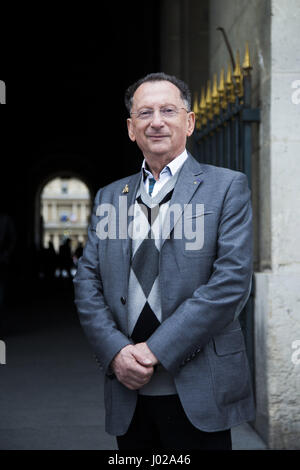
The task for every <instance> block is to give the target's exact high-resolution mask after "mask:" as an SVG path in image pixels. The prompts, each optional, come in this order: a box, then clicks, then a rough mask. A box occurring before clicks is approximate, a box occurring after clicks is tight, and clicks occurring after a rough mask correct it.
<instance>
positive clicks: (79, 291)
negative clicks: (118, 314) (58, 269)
mask: <svg viewBox="0 0 300 470" xmlns="http://www.w3.org/2000/svg"><path fill="white" fill-rule="evenodd" d="M100 194H101V190H99V191H98V193H97V195H96V197H95V202H94V208H93V213H92V217H91V223H90V226H89V229H88V241H87V243H86V245H85V248H84V251H83V255H82V257H81V258H80V260H79V263H78V269H77V272H76V275H75V277H74V280H73V283H74V290H75V304H76V307H77V311H78V315H79V319H80V323H81V325H82V327H83V330H84V332H85V334H86V336H87V338H88V340H89V342H90V344H91V346H92V348H93V350H94V352H95V354H96V357H97V362H98V363H99V365H100V367H101V368H102V369H103V370H104V372H105V373H106V374H111V370H110V368H109V364H110V362H111V361H112V359H113V358H114V356H115V355H116V354H117V353H118V352H119V351H120V350H121V349H122V348H123V347H124V346H126V345H127V344H131V341H130V340H129V339H128V337H127V336H125V335H124V334H123V333H122V332H121V331H120V330H119V329H118V327H117V325H116V323H115V321H114V319H113V316H112V313H111V311H110V309H109V307H108V305H107V303H106V301H105V298H104V296H103V285H102V280H101V275H100V264H99V263H100V261H99V255H98V253H99V249H98V245H99V243H101V240H99V238H98V237H97V234H96V226H97V223H98V217H97V216H96V211H97V207H98V205H99V203H100Z"/></svg>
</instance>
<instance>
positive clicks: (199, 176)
mask: <svg viewBox="0 0 300 470" xmlns="http://www.w3.org/2000/svg"><path fill="white" fill-rule="evenodd" d="M179 171H180V174H179V175H178V180H177V183H176V185H175V188H174V192H173V195H172V198H171V200H170V206H169V209H168V212H167V214H166V219H165V223H164V226H163V230H162V245H163V244H164V242H165V240H166V239H167V238H168V237H169V235H170V233H171V231H172V230H173V228H174V226H175V225H176V223H177V221H178V220H179V218H180V217H181V216H182V214H183V212H184V209H185V206H186V205H187V204H188V203H189V202H190V200H191V199H192V197H193V195H194V193H195V191H197V189H198V188H199V186H200V185H201V183H202V181H203V170H202V168H201V165H200V163H198V162H197V161H196V160H195V159H194V157H192V155H191V154H189V156H188V158H187V160H186V161H185V162H184V164H183V166H182V168H181V170H179ZM175 204H176V206H177V207H178V210H176V211H174V212H173V214H174V217H171V218H170V210H171V206H173V205H175ZM170 219H171V220H170Z"/></svg>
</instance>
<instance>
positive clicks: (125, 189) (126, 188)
mask: <svg viewBox="0 0 300 470" xmlns="http://www.w3.org/2000/svg"><path fill="white" fill-rule="evenodd" d="M128 192H129V188H128V184H125V186H124V188H123V191H122V194H124V193H128Z"/></svg>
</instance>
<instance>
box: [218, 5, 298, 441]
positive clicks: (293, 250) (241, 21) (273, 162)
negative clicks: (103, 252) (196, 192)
mask: <svg viewBox="0 0 300 470" xmlns="http://www.w3.org/2000/svg"><path fill="white" fill-rule="evenodd" d="M209 5H210V61H211V62H210V72H211V76H212V74H213V73H215V72H219V71H220V69H221V67H224V66H226V63H227V61H228V57H229V56H228V52H227V49H226V47H225V43H224V41H223V40H222V38H221V36H220V34H219V32H218V31H217V30H216V28H217V26H222V27H224V28H225V30H226V32H227V35H228V38H229V40H230V43H231V45H232V48H233V51H236V50H237V49H240V52H241V54H242V55H243V49H244V44H245V42H246V41H249V45H250V53H251V57H252V63H253V72H252V88H253V103H252V105H253V106H254V107H255V106H259V107H260V109H261V123H260V126H259V139H258V145H257V144H256V143H255V141H254V142H253V144H254V145H255V147H254V149H253V155H252V162H253V167H252V172H253V178H252V180H253V186H252V202H253V212H254V228H255V240H254V248H255V265H254V269H255V309H254V322H255V338H254V343H255V383H256V405H257V419H256V422H255V423H254V426H255V428H256V430H257V431H258V432H259V434H260V435H261V436H262V438H263V439H264V441H265V442H266V444H267V445H268V447H269V448H271V449H300V346H299V345H300V252H299V246H300V237H299V233H300V204H299V202H298V201H299V188H300V184H299V182H300V131H299V129H300V103H299V101H300V87H299V84H300V83H298V81H299V80H300V41H299V24H300V1H299V0H290V1H289V2H283V1H282V0H264V1H262V0H251V1H249V0H239V1H238V2H237V1H236V0H210V2H209ZM296 87H299V88H296ZM297 103H298V104H297Z"/></svg>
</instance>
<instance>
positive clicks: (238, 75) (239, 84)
mask: <svg viewBox="0 0 300 470" xmlns="http://www.w3.org/2000/svg"><path fill="white" fill-rule="evenodd" d="M233 76H234V78H235V83H236V90H235V91H236V94H237V96H238V97H239V98H241V97H242V96H243V94H244V92H243V74H242V71H241V64H240V52H239V51H237V53H236V61H235V69H234V72H233Z"/></svg>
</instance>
